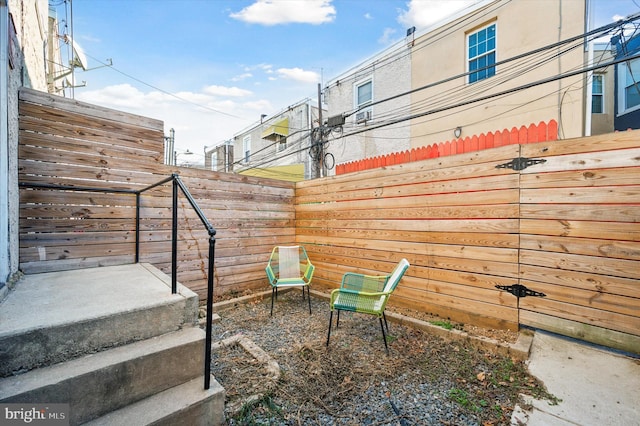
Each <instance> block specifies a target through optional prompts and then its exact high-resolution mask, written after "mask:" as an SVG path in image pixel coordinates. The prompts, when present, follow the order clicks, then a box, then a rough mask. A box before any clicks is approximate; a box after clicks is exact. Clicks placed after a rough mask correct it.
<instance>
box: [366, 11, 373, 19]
mask: <svg viewBox="0 0 640 426" xmlns="http://www.w3.org/2000/svg"><path fill="white" fill-rule="evenodd" d="M364 19H373V16H371V14H370V13H368V12H367V13H365V14H364Z"/></svg>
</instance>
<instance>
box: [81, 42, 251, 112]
mask: <svg viewBox="0 0 640 426" xmlns="http://www.w3.org/2000/svg"><path fill="white" fill-rule="evenodd" d="M85 54H86V55H87V56H88V57H90V58H91V59H93V60H94V61H96V62H98V63H100V64H101V65H104V66H107V67H109V68H111V69H112V70H114V71H116V72H117V73H120V74H122V75H124V76H125V77H127V78H130V79H131V80H134V81H137V82H138V83H140V84H144V85H145V86H147V87H150V88H152V89H154V90H157V91H159V92H162V93H164V94H165V95H169V96H171V97H173V98H175V99H178V100H180V101H182V102H185V103H188V104H191V105H194V106H197V107H198V108H204V109H206V110H209V111H212V112H215V113H217V114H222V115H226V116H227V117H232V118H237V119H240V120H244V119H243V118H242V117H239V116H237V115H233V114H229V113H227V112H224V111H220V110H217V109H215V108H211V107H208V106H206V105H201V104H198V103H195V102H192V101H190V100H188V99H185V98H182V97H180V96H178V95H176V94H175V93H171V92H169V91H167V90H164V89H161V88H159V87H157V86H154V85H152V84H150V83H147V82H146V81H143V80H140V79H139V78H137V77H134V76H132V75H131V74H127V73H126V72H124V71H121V70H119V69H118V68H116V67H114V66H113V65H110V64H107V63H105V62H102V61H101V60H99V59H96V58H95V57H93V56H91V55H90V54H88V53H86V52H85Z"/></svg>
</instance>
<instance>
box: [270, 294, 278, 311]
mask: <svg viewBox="0 0 640 426" xmlns="http://www.w3.org/2000/svg"><path fill="white" fill-rule="evenodd" d="M274 293H275V295H276V297H277V296H278V288H277V287H271V316H273V295H274Z"/></svg>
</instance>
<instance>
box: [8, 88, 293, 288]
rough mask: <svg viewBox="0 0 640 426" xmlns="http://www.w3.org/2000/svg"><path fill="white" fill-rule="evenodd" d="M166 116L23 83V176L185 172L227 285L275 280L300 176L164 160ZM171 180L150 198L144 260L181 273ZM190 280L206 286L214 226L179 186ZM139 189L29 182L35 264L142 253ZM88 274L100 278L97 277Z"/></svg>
mask: <svg viewBox="0 0 640 426" xmlns="http://www.w3.org/2000/svg"><path fill="white" fill-rule="evenodd" d="M163 138H164V134H163V123H162V122H160V121H158V120H153V119H149V118H145V117H140V116H136V115H132V114H126V113H122V112H120V111H114V110H110V109H106V108H101V107H97V106H95V105H89V104H85V103H82V102H77V101H73V100H69V99H64V98H60V97H56V96H50V95H47V94H44V93H40V92H36V91H32V90H28V89H24V90H22V91H21V93H20V145H19V181H20V182H21V184H23V185H24V184H57V185H68V186H74V187H97V188H108V189H111V190H113V189H118V190H139V189H142V188H144V187H147V186H148V185H151V184H154V183H156V182H159V181H161V180H162V179H164V178H166V177H169V176H171V174H172V173H178V174H179V175H180V177H181V179H182V180H183V181H184V183H185V185H186V186H187V188H188V189H189V191H190V193H191V195H193V197H194V198H195V199H196V201H197V203H198V204H199V206H200V208H201V209H202V211H203V212H204V214H205V216H206V217H207V218H208V219H209V220H210V221H211V223H212V224H213V226H214V227H215V228H216V230H217V234H216V270H215V281H214V283H215V294H216V295H219V294H223V293H226V292H231V291H232V292H241V291H243V290H244V289H256V288H265V287H266V286H267V283H266V281H265V279H264V277H265V274H264V266H265V264H266V262H267V259H268V257H269V253H270V252H271V249H272V248H273V246H274V245H276V244H291V243H293V242H294V240H295V226H294V207H293V196H294V187H293V184H292V183H289V182H282V181H276V180H270V179H260V178H253V177H247V176H240V175H232V174H226V173H216V172H209V171H205V170H196V169H186V168H176V167H171V166H165V165H163V164H162V159H163V158H164V155H163V150H164V143H163V142H164V139H163ZM171 194H172V188H171V184H165V185H163V186H160V187H158V188H155V189H153V190H150V191H148V192H145V193H144V195H142V197H141V210H140V216H141V223H140V225H141V226H140V229H141V231H140V240H141V247H140V261H141V262H149V263H152V264H154V265H155V266H157V267H159V268H160V269H162V270H163V271H165V272H166V273H168V274H170V273H171V228H172V220H171V210H170V209H171V205H172V202H171ZM178 206H179V224H178V228H179V231H178V238H179V242H178V266H177V270H178V280H179V281H180V282H181V283H183V284H185V285H187V286H188V287H190V288H191V289H192V290H194V291H196V292H198V293H199V294H200V296H201V297H203V296H204V294H205V293H206V270H207V262H208V248H209V247H208V241H209V235H208V233H207V232H206V230H205V229H204V227H203V226H202V224H201V222H200V220H199V218H198V217H197V215H196V214H195V212H194V211H193V209H192V208H191V207H190V205H189V204H188V202H187V200H186V198H185V197H184V196H182V194H180V196H179V203H178ZM135 215H136V198H135V195H134V194H128V193H106V194H105V193H100V192H91V191H82V192H78V191H63V190H58V189H36V188H32V187H28V186H22V187H21V189H20V267H21V269H22V270H23V271H25V272H26V273H36V272H42V271H52V270H65V269H78V268H82V267H95V266H104V265H114V264H124V263H132V262H133V261H134V257H135ZM87 285H90V283H88V284H87Z"/></svg>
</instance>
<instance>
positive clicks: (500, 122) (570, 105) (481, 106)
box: [411, 0, 586, 147]
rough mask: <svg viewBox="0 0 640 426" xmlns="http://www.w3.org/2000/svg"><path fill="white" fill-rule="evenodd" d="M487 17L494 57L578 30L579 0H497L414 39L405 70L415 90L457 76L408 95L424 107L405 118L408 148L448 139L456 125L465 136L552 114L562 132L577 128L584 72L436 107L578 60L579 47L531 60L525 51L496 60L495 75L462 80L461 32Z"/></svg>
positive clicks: (578, 131)
mask: <svg viewBox="0 0 640 426" xmlns="http://www.w3.org/2000/svg"><path fill="white" fill-rule="evenodd" d="M491 24H495V26H496V30H495V33H496V62H498V63H499V62H500V61H504V60H506V59H509V58H513V57H515V56H517V55H521V54H523V53H526V52H530V51H533V50H534V49H538V48H542V47H545V46H549V45H552V44H554V43H557V42H559V41H561V40H565V39H568V38H570V37H573V36H576V35H580V34H583V33H584V32H585V27H586V25H585V2H584V1H575V0H572V1H571V0H569V1H568V0H548V1H545V5H544V7H540V5H539V3H538V2H534V1H512V2H509V1H504V0H499V1H495V2H490V3H487V4H485V5H484V6H483V7H481V8H479V9H477V10H476V11H474V12H473V13H471V14H467V15H465V16H462V17H459V18H458V19H455V20H453V21H451V22H450V23H448V24H447V25H446V26H444V27H441V28H438V29H434V30H432V31H430V32H428V33H426V34H423V35H421V36H420V37H418V38H416V46H415V48H414V51H413V61H412V72H411V76H412V87H413V88H414V89H416V88H421V87H425V86H428V85H432V84H434V83H436V82H443V81H445V80H447V79H450V78H451V77H453V76H460V77H458V78H455V79H453V80H451V81H447V82H445V83H442V84H437V85H435V86H433V87H430V88H428V89H424V90H419V91H416V92H415V93H414V94H413V95H412V96H411V104H412V105H413V106H414V110H413V112H414V113H424V114H425V115H424V116H423V117H420V118H416V119H415V120H413V121H412V123H411V124H412V126H411V140H412V147H419V146H425V145H428V144H431V143H434V142H442V141H447V140H451V139H453V138H454V134H453V131H454V129H455V128H457V127H461V128H462V137H465V136H471V135H477V134H481V133H486V132H489V131H495V130H501V129H505V128H507V129H510V128H511V127H514V126H515V127H520V126H522V125H525V126H526V125H528V124H530V123H539V122H541V121H544V122H548V121H549V120H551V119H554V120H556V121H557V122H558V125H559V126H558V127H559V137H560V138H570V137H577V136H582V135H583V131H584V107H583V95H584V92H583V86H584V80H583V79H584V77H583V76H582V75H577V76H574V77H572V78H566V79H562V80H557V81H552V82H549V83H546V84H542V85H538V86H536V87H533V88H531V89H526V90H520V91H516V92H514V93H512V94H508V95H504V96H499V97H496V98H493V99H489V100H486V101H482V102H477V103H471V104H468V105H463V106H460V107H458V108H446V109H444V110H443V111H442V112H437V111H438V109H441V108H443V107H446V106H452V105H455V104H457V103H460V102H465V101H469V100H472V99H477V98H480V97H483V96H487V95H492V94H496V93H499V92H503V91H508V90H511V89H515V88H518V87H519V86H522V85H525V84H529V83H532V82H535V81H539V80H542V79H545V78H549V77H552V76H556V75H560V74H563V73H567V72H569V71H574V70H576V69H580V68H581V67H582V66H583V60H584V48H575V49H572V50H570V51H567V52H562V47H559V48H554V49H548V50H547V51H545V52H544V53H543V54H540V55H537V58H538V60H539V58H540V57H541V56H543V55H545V56H546V57H547V58H548V59H547V60H546V62H544V63H542V62H541V63H535V65H534V62H535V60H534V59H532V58H527V59H523V60H518V61H514V62H511V63H509V64H504V65H497V66H496V73H495V75H494V76H492V77H489V78H487V79H485V80H480V81H477V82H475V83H467V77H466V76H463V74H464V73H465V72H467V61H468V56H467V36H468V34H471V33H474V32H476V31H478V30H479V29H482V28H484V27H486V26H487V25H491ZM554 55H557V57H555V58H554Z"/></svg>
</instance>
